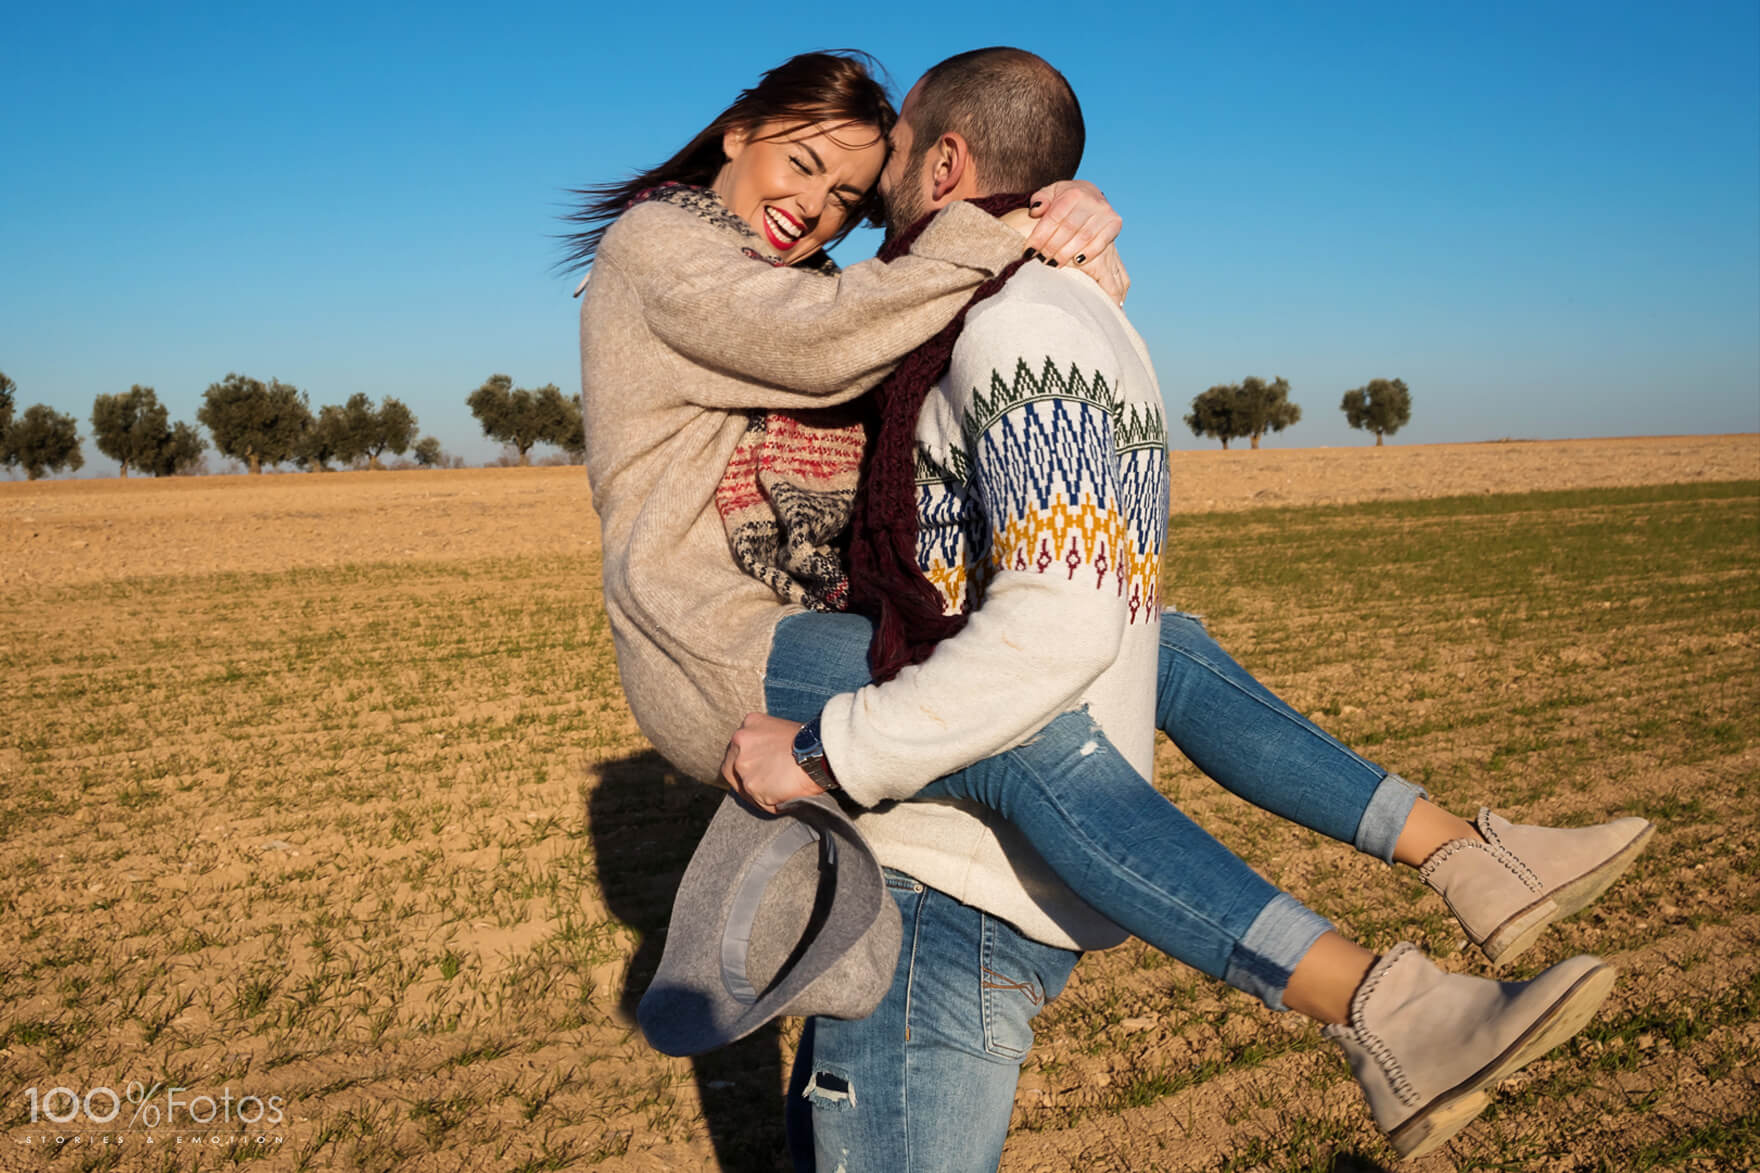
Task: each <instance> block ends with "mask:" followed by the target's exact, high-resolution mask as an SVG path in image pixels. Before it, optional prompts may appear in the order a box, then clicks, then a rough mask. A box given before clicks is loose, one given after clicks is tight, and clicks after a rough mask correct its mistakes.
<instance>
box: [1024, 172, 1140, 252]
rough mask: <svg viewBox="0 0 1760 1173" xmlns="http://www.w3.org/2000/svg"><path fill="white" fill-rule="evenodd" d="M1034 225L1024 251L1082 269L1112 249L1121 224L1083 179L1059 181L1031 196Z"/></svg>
mask: <svg viewBox="0 0 1760 1173" xmlns="http://www.w3.org/2000/svg"><path fill="white" fill-rule="evenodd" d="M1029 210H1030V211H1031V213H1032V215H1033V217H1034V219H1035V220H1036V221H1037V223H1036V224H1034V225H1033V231H1032V234H1031V235H1029V236H1028V237H1027V247H1028V248H1030V249H1032V250H1034V251H1035V252H1037V253H1038V254H1039V255H1040V256H1042V257H1044V258H1045V259H1046V260H1047V261H1054V262H1056V263H1057V264H1059V265H1086V264H1088V263H1091V262H1092V261H1094V260H1095V259H1096V258H1097V257H1099V255H1100V254H1101V253H1103V252H1105V251H1106V250H1107V248H1109V247H1110V246H1111V245H1112V242H1113V241H1114V240H1116V239H1117V238H1118V234H1119V232H1120V231H1121V230H1122V229H1123V228H1124V220H1123V219H1121V218H1120V217H1119V214H1118V213H1117V212H1115V211H1113V210H1112V205H1111V204H1109V203H1107V202H1106V197H1105V196H1104V195H1102V194H1101V193H1100V189H1099V188H1097V187H1095V186H1094V185H1093V184H1091V183H1089V182H1088V181H1087V180H1085V179H1060V180H1058V181H1057V182H1056V183H1053V184H1050V185H1049V186H1046V187H1042V188H1040V189H1039V190H1038V191H1036V192H1034V193H1033V196H1032V200H1031V206H1030V209H1029Z"/></svg>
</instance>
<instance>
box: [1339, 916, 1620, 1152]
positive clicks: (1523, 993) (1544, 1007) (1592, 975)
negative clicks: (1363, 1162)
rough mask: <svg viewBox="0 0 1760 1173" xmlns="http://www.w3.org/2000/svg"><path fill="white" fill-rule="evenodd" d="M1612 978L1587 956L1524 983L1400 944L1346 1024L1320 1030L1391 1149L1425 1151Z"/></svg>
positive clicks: (1598, 996)
mask: <svg viewBox="0 0 1760 1173" xmlns="http://www.w3.org/2000/svg"><path fill="white" fill-rule="evenodd" d="M1613 980H1614V971H1613V967H1612V966H1609V965H1608V964H1607V963H1606V962H1604V961H1602V960H1601V959H1600V958H1598V957H1591V956H1588V955H1586V954H1585V955H1583V956H1580V957H1573V958H1571V959H1570V960H1569V961H1561V962H1559V963H1558V964H1557V965H1555V966H1553V967H1552V968H1551V969H1548V970H1546V971H1545V972H1544V973H1542V974H1540V975H1539V976H1538V977H1535V978H1534V979H1532V980H1531V981H1526V982H1496V981H1491V980H1488V979H1486V978H1476V977H1467V976H1464V975H1460V974H1450V973H1444V972H1443V971H1442V970H1440V969H1437V968H1436V966H1435V965H1434V964H1433V963H1432V962H1431V961H1430V959H1429V958H1427V957H1425V956H1424V954H1423V953H1422V952H1421V951H1420V950H1419V949H1418V947H1417V946H1415V945H1412V944H1409V943H1404V942H1402V943H1401V944H1399V945H1395V946H1394V947H1393V948H1392V949H1390V950H1388V951H1387V952H1386V953H1385V954H1383V955H1382V956H1381V957H1380V958H1378V959H1377V960H1376V962H1375V965H1374V966H1373V967H1372V968H1371V969H1370V970H1369V974H1368V976H1367V977H1365V978H1364V979H1363V984H1362V985H1361V986H1359V987H1357V992H1356V994H1355V996H1354V997H1353V998H1352V999H1351V1009H1350V1021H1349V1022H1348V1023H1346V1024H1344V1025H1342V1026H1329V1027H1327V1028H1326V1030H1325V1032H1324V1033H1325V1035H1326V1037H1327V1038H1329V1039H1332V1040H1333V1041H1334V1042H1336V1043H1337V1044H1338V1045H1339V1046H1340V1047H1342V1048H1343V1049H1344V1053H1345V1058H1346V1059H1347V1060H1348V1061H1349V1062H1350V1065H1351V1074H1353V1075H1355V1076H1356V1078H1357V1084H1358V1086H1359V1087H1361V1088H1362V1089H1363V1096H1364V1098H1365V1099H1367V1100H1368V1101H1369V1110H1370V1111H1371V1112H1372V1113H1373V1114H1374V1116H1375V1123H1376V1124H1377V1125H1378V1126H1379V1127H1380V1128H1381V1131H1382V1132H1384V1133H1386V1134H1387V1138H1388V1140H1389V1141H1390V1142H1392V1144H1393V1146H1394V1148H1396V1149H1398V1150H1399V1153H1400V1155H1401V1156H1404V1157H1421V1156H1423V1155H1424V1154H1425V1153H1429V1152H1432V1151H1434V1150H1435V1149H1437V1148H1440V1147H1441V1146H1442V1145H1443V1144H1445V1143H1446V1142H1447V1141H1448V1139H1449V1138H1450V1137H1452V1136H1454V1134H1455V1133H1457V1132H1459V1131H1460V1130H1461V1129H1462V1128H1465V1127H1466V1126H1467V1125H1468V1124H1470V1123H1471V1122H1472V1121H1473V1119H1474V1117H1476V1116H1478V1115H1479V1113H1480V1112H1482V1111H1484V1110H1485V1106H1486V1105H1487V1104H1488V1103H1490V1102H1491V1091H1490V1089H1491V1087H1492V1086H1493V1085H1494V1084H1496V1083H1497V1082H1498V1081H1499V1080H1501V1079H1503V1078H1505V1077H1506V1076H1508V1075H1510V1074H1512V1073H1514V1072H1515V1071H1517V1070H1519V1069H1520V1068H1522V1067H1524V1066H1526V1065H1527V1064H1528V1063H1530V1062H1532V1061H1533V1060H1535V1059H1538V1058H1539V1057H1540V1056H1541V1055H1544V1054H1545V1053H1546V1052H1547V1051H1550V1050H1551V1049H1552V1048H1554V1047H1556V1046H1558V1045H1559V1044H1560V1043H1562V1042H1564V1041H1565V1040H1566V1039H1568V1038H1570V1037H1571V1036H1572V1035H1574V1034H1576V1033H1577V1032H1578V1031H1579V1030H1581V1029H1582V1028H1583V1027H1584V1025H1585V1024H1587V1023H1588V1021H1589V1019H1590V1018H1591V1017H1592V1016H1593V1015H1594V1013H1595V1009H1596V1007H1598V1006H1600V1005H1601V1001H1602V999H1603V998H1605V997H1607V992H1608V991H1609V990H1611V989H1612V988H1613Z"/></svg>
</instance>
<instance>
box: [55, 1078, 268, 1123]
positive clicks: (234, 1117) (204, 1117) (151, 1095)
mask: <svg viewBox="0 0 1760 1173" xmlns="http://www.w3.org/2000/svg"><path fill="white" fill-rule="evenodd" d="M187 1091H189V1089H188V1088H186V1087H171V1088H168V1087H165V1086H164V1085H163V1084H158V1083H155V1084H154V1085H153V1086H152V1087H150V1088H149V1087H147V1086H146V1085H145V1084H143V1083H142V1082H140V1081H139V1080H138V1079H131V1080H129V1082H128V1085H127V1087H125V1088H124V1089H123V1092H122V1094H121V1095H118V1094H117V1093H116V1091H115V1089H113V1088H107V1087H95V1088H91V1089H90V1090H88V1091H87V1092H86V1094H85V1095H83V1096H82V1095H80V1094H79V1093H78V1092H76V1091H74V1090H73V1089H72V1088H65V1087H52V1088H50V1089H49V1090H48V1091H46V1092H43V1093H41V1095H40V1096H39V1094H38V1092H37V1089H36V1088H34V1087H31V1088H26V1089H25V1098H26V1099H28V1100H29V1101H30V1105H31V1123H32V1124H40V1123H42V1122H44V1121H48V1122H49V1123H51V1124H63V1125H66V1124H73V1123H75V1122H76V1121H80V1119H81V1117H82V1116H83V1117H84V1120H83V1121H82V1123H84V1124H88V1125H98V1124H109V1123H112V1122H113V1121H115V1120H116V1118H117V1117H118V1116H120V1115H122V1109H123V1104H124V1102H125V1101H126V1103H127V1104H128V1105H129V1106H130V1108H131V1109H132V1111H131V1113H130V1119H129V1121H128V1123H127V1124H126V1125H125V1126H124V1127H127V1128H134V1127H136V1126H139V1127H142V1128H157V1127H158V1126H159V1125H160V1124H169V1125H173V1126H175V1125H176V1124H177V1123H178V1122H179V1120H180V1119H181V1120H182V1121H186V1122H188V1123H190V1124H199V1125H202V1126H204V1127H205V1126H207V1125H211V1124H253V1125H254V1124H268V1125H277V1124H280V1123H281V1122H282V1120H284V1119H285V1118H286V1115H285V1113H284V1112H283V1111H282V1104H283V1101H282V1098H281V1097H280V1096H270V1097H269V1098H268V1099H267V1100H264V1099H262V1098H261V1097H259V1096H239V1097H236V1098H235V1097H234V1096H233V1094H232V1089H231V1088H230V1087H227V1088H223V1089H222V1090H221V1093H220V1098H219V1099H215V1098H214V1097H213V1096H182V1093H184V1092H187ZM160 1093H163V1097H161V1094H160ZM180 1097H182V1098H180Z"/></svg>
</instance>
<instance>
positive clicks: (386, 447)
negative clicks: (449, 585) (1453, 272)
mask: <svg viewBox="0 0 1760 1173" xmlns="http://www.w3.org/2000/svg"><path fill="white" fill-rule="evenodd" d="M16 390H17V385H16V384H14V383H13V381H12V380H11V379H9V378H7V377H6V376H5V375H4V374H0V466H4V467H7V468H20V467H22V468H23V469H24V470H25V474H26V475H27V476H29V477H30V479H32V480H36V479H37V478H38V477H40V476H42V475H43V474H44V473H46V472H59V471H61V470H63V469H78V468H80V467H81V466H82V465H83V464H84V463H85V461H84V458H83V457H82V456H81V454H80V437H79V431H78V427H77V425H76V423H75V421H74V420H73V418H72V417H70V416H65V415H62V414H61V413H59V412H56V411H53V410H51V409H50V408H48V407H46V406H44V405H43V404H40V403H39V404H35V405H33V406H32V407H30V408H28V409H27V410H26V411H25V412H24V413H23V414H22V415H19V416H17V418H14V410H13V409H14V393H15V392H16ZM1289 393H1290V386H1289V380H1288V379H1285V378H1282V377H1281V376H1278V377H1275V378H1273V379H1271V380H1270V381H1269V382H1268V381H1266V380H1264V379H1261V378H1259V377H1258V376H1257V375H1249V376H1247V377H1246V378H1245V379H1242V380H1241V381H1240V382H1239V383H1230V384H1221V385H1218V386H1215V387H1211V388H1210V389H1209V390H1207V391H1205V392H1204V393H1203V394H1201V395H1197V396H1194V397H1193V399H1192V410H1191V413H1190V414H1189V415H1187V416H1186V417H1185V422H1186V426H1187V427H1188V428H1190V429H1191V430H1192V434H1193V435H1194V436H1209V437H1211V438H1212V439H1217V440H1221V441H1222V446H1223V447H1224V448H1227V447H1228V444H1229V441H1230V440H1238V439H1246V440H1249V441H1250V442H1251V444H1252V446H1253V447H1254V448H1257V447H1259V441H1260V439H1261V438H1263V437H1264V435H1265V433H1266V432H1281V431H1283V430H1284V429H1285V428H1287V427H1290V426H1292V425H1294V424H1296V423H1297V422H1299V421H1300V420H1301V418H1302V409H1301V407H1300V406H1299V405H1297V404H1295V403H1291V402H1290V399H1289ZM465 403H466V405H467V406H469V408H470V410H471V414H472V415H473V416H475V417H476V419H477V422H478V423H479V424H481V425H482V428H483V434H484V435H485V436H488V437H489V438H490V439H493V440H498V441H500V442H501V443H503V444H507V445H510V446H511V447H513V448H514V449H515V450H516V451H517V452H518V453H519V463H520V464H521V465H522V466H524V465H527V464H530V463H531V456H530V453H531V450H532V448H533V447H535V446H536V445H538V444H554V445H555V446H556V447H558V448H561V449H562V450H563V451H565V452H567V453H569V454H571V455H578V454H579V453H581V452H582V451H584V450H585V448H586V432H585V429H584V426H583V420H582V416H581V401H580V397H579V396H578V395H577V396H574V397H572V398H569V397H564V396H563V394H562V392H561V391H560V390H559V389H558V388H557V386H556V384H554V383H546V384H545V385H544V386H542V387H538V388H536V389H527V388H524V387H515V386H514V385H513V379H512V378H511V377H510V376H508V375H490V376H489V377H488V378H487V379H485V380H484V381H483V385H482V386H480V387H478V388H477V389H476V390H475V391H473V392H471V393H470V395H469V396H468V397H467V398H466V400H465ZM1339 408H1340V410H1342V411H1343V412H1344V414H1345V422H1346V423H1348V424H1349V425H1350V426H1351V427H1353V428H1357V429H1360V430H1364V431H1369V432H1372V433H1374V436H1375V444H1376V446H1377V447H1379V446H1380V445H1381V443H1382V440H1383V438H1384V437H1386V436H1391V435H1392V434H1394V433H1395V432H1397V431H1399V429H1400V428H1402V427H1404V426H1405V425H1406V424H1407V423H1408V422H1409V421H1410V420H1411V415H1412V395H1411V391H1410V390H1409V389H1408V388H1407V387H1406V385H1405V382H1404V380H1401V379H1371V380H1369V382H1368V383H1367V384H1365V385H1364V386H1361V387H1357V388H1354V389H1352V390H1350V391H1346V392H1345V394H1344V399H1343V401H1342V402H1341V403H1340V404H1339ZM196 419H197V420H198V421H200V423H201V424H202V425H203V426H204V427H206V428H207V429H208V431H209V433H210V434H211V435H212V436H213V437H214V447H215V449H216V450H217V451H219V452H220V453H221V455H223V456H228V457H231V458H232V459H234V460H237V461H241V462H242V463H244V464H245V465H246V466H248V467H249V469H250V471H251V472H252V473H260V472H262V470H263V466H264V465H266V464H267V465H275V464H281V463H284V462H288V461H291V462H293V463H294V464H297V465H299V466H300V467H301V468H305V469H309V470H313V471H317V470H322V469H328V468H329V467H330V466H331V464H332V463H336V464H342V465H349V464H354V463H356V462H359V461H361V460H365V461H366V463H367V466H368V467H369V468H381V467H383V465H382V464H381V463H380V457H381V456H383V455H384V454H385V453H387V452H392V453H397V454H399V455H401V454H402V453H404V452H412V453H413V455H414V458H415V461H416V463H417V464H419V465H422V466H423V467H432V466H433V465H436V464H440V463H442V462H443V461H444V460H445V454H444V453H443V452H442V451H441V449H440V441H439V440H437V439H435V438H434V437H433V436H423V437H422V438H421V439H419V440H418V439H417V438H416V433H417V431H418V429H417V426H416V417H415V413H414V412H412V411H410V409H409V408H408V407H407V406H405V405H404V403H403V402H402V401H400V400H398V399H395V398H393V397H391V396H389V395H387V396H386V397H385V398H383V399H381V400H380V401H379V404H378V406H377V407H375V406H374V405H373V401H372V400H371V399H369V398H368V397H367V396H366V395H364V394H360V393H356V394H354V395H351V396H349V398H348V401H347V402H346V403H342V404H326V405H325V406H323V407H320V408H319V409H318V411H317V413H316V414H315V415H314V414H313V412H312V409H311V404H310V400H309V398H308V397H307V395H306V393H305V392H303V391H301V390H300V389H299V388H297V387H293V386H290V385H289V384H287V383H283V382H281V381H280V380H278V379H270V380H269V381H268V382H267V383H264V382H262V381H261V380H259V379H253V378H250V377H249V376H247V375H240V374H229V375H227V376H226V378H225V379H223V380H221V381H220V382H218V383H214V384H212V385H210V386H209V387H208V390H207V391H206V392H205V393H204V394H203V396H202V406H201V409H200V410H198V411H197V412H196ZM92 435H93V439H94V441H95V442H96V443H97V445H98V450H99V451H100V452H102V453H103V454H104V455H106V456H108V457H110V458H111V459H112V460H114V461H116V463H117V464H118V465H120V466H121V469H122V475H123V476H127V475H128V472H129V470H130V469H134V470H136V471H139V472H146V473H150V474H152V475H153V476H170V475H172V474H174V473H179V472H186V471H188V470H189V469H191V468H193V467H194V466H195V465H196V464H197V463H198V462H199V461H200V460H201V457H202V453H203V452H204V451H206V450H207V446H208V445H207V442H206V441H205V440H203V439H202V437H201V435H200V434H199V433H197V431H196V430H195V429H194V428H192V427H190V426H189V425H188V424H185V423H182V422H178V423H173V422H172V421H171V419H170V417H169V414H168V413H167V412H166V410H165V408H164V407H162V406H161V405H160V403H159V397H158V395H157V394H156V393H155V392H154V390H153V388H151V387H142V386H139V385H138V384H137V385H135V386H133V387H130V388H129V389H128V390H127V391H125V392H123V393H121V394H117V395H99V396H98V397H97V398H96V399H95V400H93V402H92Z"/></svg>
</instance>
